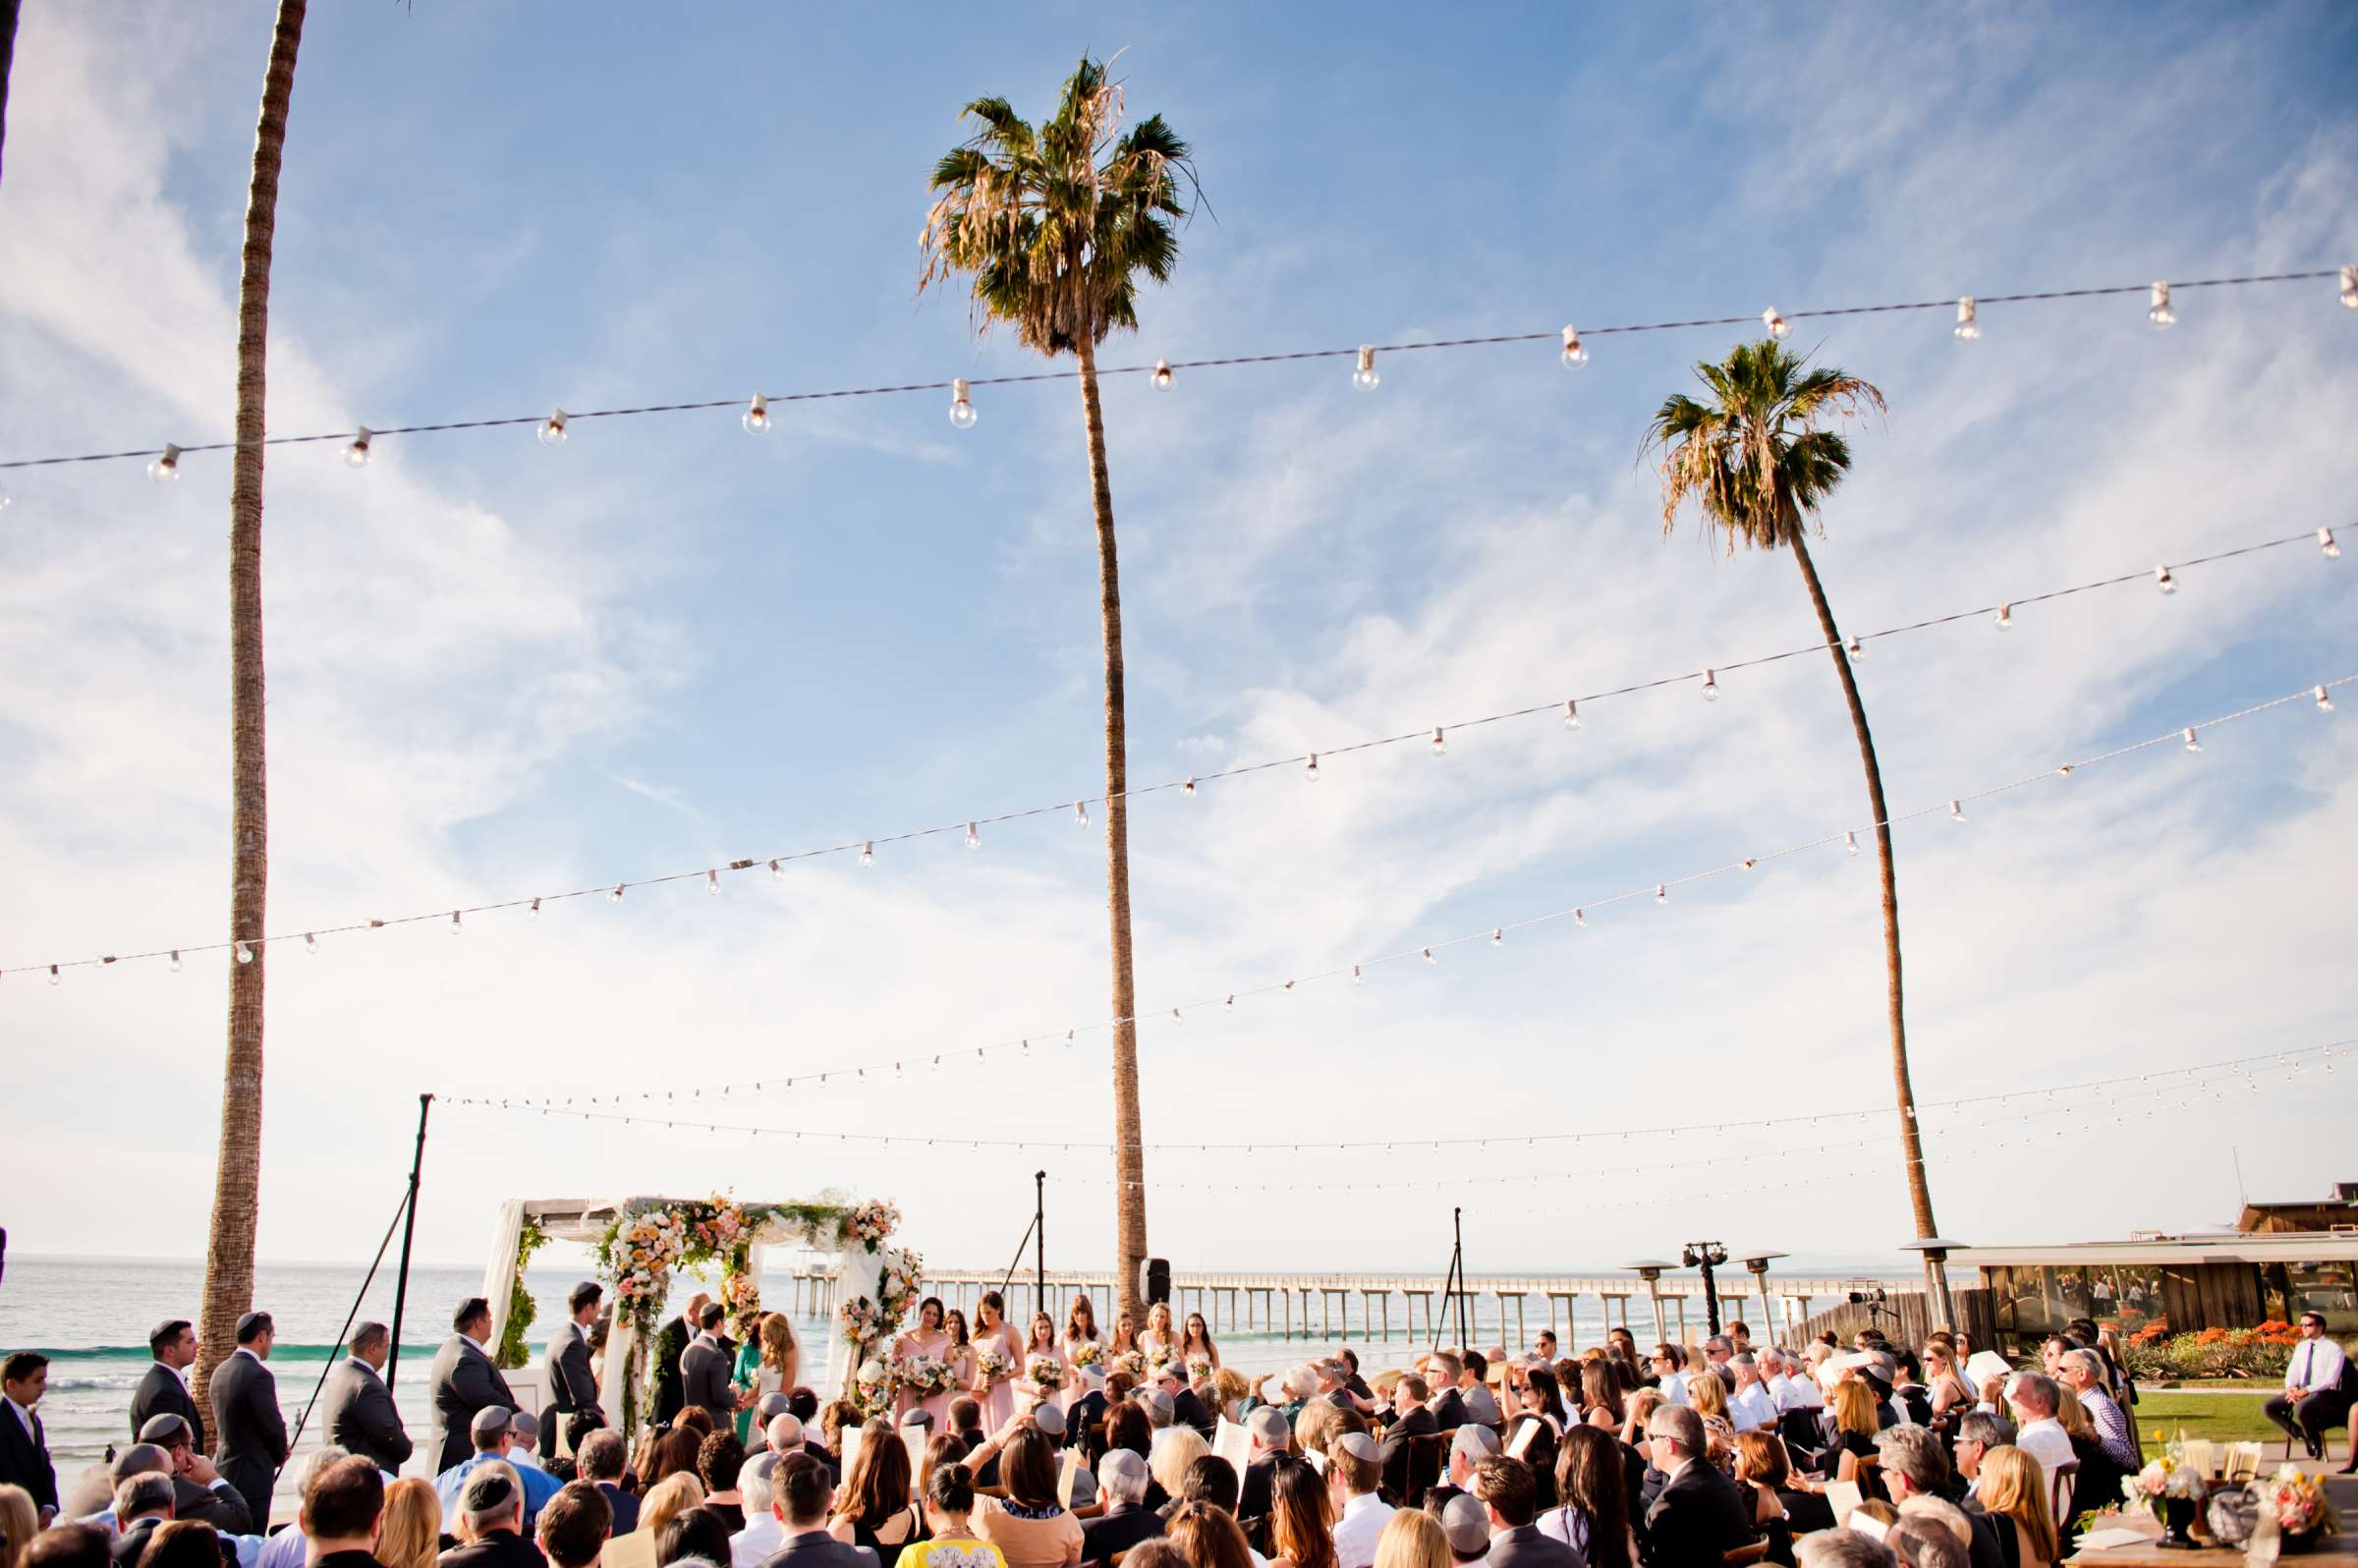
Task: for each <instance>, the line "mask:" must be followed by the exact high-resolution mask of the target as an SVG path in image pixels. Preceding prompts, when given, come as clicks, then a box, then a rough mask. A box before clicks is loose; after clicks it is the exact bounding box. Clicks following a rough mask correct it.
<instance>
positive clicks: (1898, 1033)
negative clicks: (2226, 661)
mask: <svg viewBox="0 0 2358 1568" xmlns="http://www.w3.org/2000/svg"><path fill="white" fill-rule="evenodd" d="M1793 559H1794V560H1796V561H1798V562H1800V563H1801V580H1802V582H1803V583H1805V584H1807V585H1808V586H1809V589H1810V603H1811V604H1812V605H1813V606H1814V607H1815V608H1816V609H1817V611H1818V629H1819V631H1820V632H1821V633H1823V634H1824V635H1825V647H1826V651H1827V652H1828V653H1830V654H1831V655H1832V656H1833V660H1834V673H1835V674H1836V675H1838V676H1840V677H1841V679H1842V700H1844V701H1846V702H1848V703H1849V704H1850V727H1851V729H1852V730H1853V731H1854V732H1856V733H1857V735H1858V738H1859V762H1860V764H1861V765H1862V766H1863V767H1865V768H1866V770H1867V808H1868V810H1869V811H1870V812H1873V813H1874V815H1875V861H1876V866H1877V867H1878V868H1879V869H1881V872H1882V878H1883V973H1884V976H1885V978H1886V981H1887V984H1888V987H1889V992H1890V1007H1891V1087H1892V1089H1893V1091H1894V1092H1896V1094H1897V1095H1898V1101H1899V1105H1898V1109H1899V1145H1900V1148H1901V1150H1902V1152H1903V1153H1904V1155H1905V1156H1906V1159H1907V1169H1908V1202H1909V1203H1910V1204H1912V1205H1913V1206H1914V1207H1915V1210H1916V1234H1917V1235H1918V1236H1919V1237H1932V1236H1937V1235H1939V1234H1940V1233H1939V1231H1937V1229H1935V1228H1934V1226H1933V1192H1932V1188H1931V1186H1930V1185H1929V1184H1928V1182H1927V1181H1926V1179H1925V1171H1924V1142H1923V1140H1922V1139H1921V1138H1920V1137H1919V1136H1918V1135H1917V1131H1916V1091H1915V1090H1914V1088H1912V1087H1911V1086H1910V1084H1909V1082H1908V1025H1907V1018H1906V1015H1905V1013H1904V1011H1903V1010H1902V1008H1901V1006H1900V974H1899V879H1898V877H1897V875H1896V873H1895V872H1894V871H1893V869H1892V866H1891V813H1890V812H1887V811H1885V810H1884V808H1883V772H1882V769H1881V767H1879V766H1877V765H1876V760H1875V737H1874V736H1873V735H1872V734H1870V733H1869V732H1868V729H1867V704H1866V703H1864V702H1862V701H1860V700H1859V682H1858V677H1857V676H1856V675H1855V674H1854V673H1853V672H1852V670H1851V667H1850V656H1849V655H1848V654H1846V653H1844V652H1843V651H1842V633H1841V631H1840V630H1839V629H1838V628H1836V627H1835V625H1834V612H1833V609H1832V608H1831V607H1830V606H1829V605H1828V604H1827V603H1826V602H1825V588H1824V587H1822V586H1821V585H1820V584H1819V582H1818V567H1817V564H1816V563H1815V562H1813V561H1812V560H1811V559H1810V547H1809V545H1808V544H1807V543H1805V542H1803V540H1802V538H1801V536H1800V534H1799V533H1798V532H1796V533H1795V535H1794V537H1793ZM1936 1294H1937V1293H1936ZM1935 1311H1936V1312H1937V1311H1938V1307H1937V1304H1936V1307H1935Z"/></svg>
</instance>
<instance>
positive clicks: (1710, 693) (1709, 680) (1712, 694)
mask: <svg viewBox="0 0 2358 1568" xmlns="http://www.w3.org/2000/svg"><path fill="white" fill-rule="evenodd" d="M1703 700H1705V701H1707V702H1716V701H1718V700H1719V677H1718V676H1717V675H1716V674H1715V673H1713V672H1712V670H1710V669H1709V668H1706V669H1705V670H1704V672H1703Z"/></svg>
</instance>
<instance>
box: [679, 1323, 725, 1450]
mask: <svg viewBox="0 0 2358 1568" xmlns="http://www.w3.org/2000/svg"><path fill="white" fill-rule="evenodd" d="M727 1316H728V1311H727V1309H726V1308H724V1307H722V1306H721V1305H720V1303H718V1302H716V1301H715V1302H706V1303H705V1304H704V1310H703V1312H702V1314H701V1315H700V1316H699V1318H698V1321H699V1323H700V1324H701V1325H702V1329H703V1332H702V1333H700V1334H698V1335H697V1336H696V1338H695V1340H694V1341H693V1342H692V1343H690V1345H689V1346H688V1348H687V1349H686V1350H685V1351H682V1352H681V1353H680V1389H681V1393H682V1394H683V1396H684V1397H685V1399H686V1401H687V1403H688V1404H691V1405H702V1406H703V1407H704V1409H706V1410H708V1411H710V1412H711V1413H712V1429H713V1430H714V1431H721V1430H724V1429H729V1430H733V1429H734V1428H732V1427H731V1426H730V1423H732V1422H734V1421H735V1420H736V1419H737V1391H736V1390H735V1389H734V1388H732V1387H730V1386H729V1372H730V1370H731V1364H732V1360H733V1358H732V1357H731V1356H730V1354H729V1353H728V1352H727V1351H726V1350H723V1349H722V1348H721V1339H720V1325H721V1321H722V1320H723V1319H724V1318H725V1317H727Z"/></svg>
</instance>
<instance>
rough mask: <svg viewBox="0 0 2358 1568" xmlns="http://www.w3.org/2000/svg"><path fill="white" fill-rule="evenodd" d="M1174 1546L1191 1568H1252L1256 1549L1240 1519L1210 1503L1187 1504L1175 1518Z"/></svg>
mask: <svg viewBox="0 0 2358 1568" xmlns="http://www.w3.org/2000/svg"><path fill="white" fill-rule="evenodd" d="M1169 1540H1170V1543H1171V1544H1172V1545H1174V1546H1176V1547H1178V1548H1179V1551H1180V1554H1181V1555H1182V1556H1184V1557H1185V1558H1186V1559H1187V1562H1188V1568H1252V1565H1253V1548H1252V1546H1251V1545H1250V1544H1248V1543H1247V1542H1246V1540H1245V1533H1244V1532H1243V1531H1242V1530H1240V1529H1238V1528H1237V1523H1236V1519H1235V1517H1234V1516H1233V1515H1231V1514H1230V1513H1229V1512H1228V1511H1227V1510H1226V1509H1223V1508H1215V1507H1213V1506H1212V1505H1211V1504H1209V1503H1201V1502H1191V1503H1186V1504H1183V1505H1182V1506H1181V1507H1180V1508H1179V1510H1178V1511H1177V1512H1176V1513H1174V1514H1173V1515H1172V1516H1171V1524H1170V1531H1169Z"/></svg>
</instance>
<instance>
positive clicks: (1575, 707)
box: [1564, 697, 1580, 730]
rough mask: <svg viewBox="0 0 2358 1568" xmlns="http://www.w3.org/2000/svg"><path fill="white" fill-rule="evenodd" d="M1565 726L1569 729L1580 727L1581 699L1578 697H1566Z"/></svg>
mask: <svg viewBox="0 0 2358 1568" xmlns="http://www.w3.org/2000/svg"><path fill="white" fill-rule="evenodd" d="M1564 728H1565V729H1568V730H1576V729H1579V728H1580V700H1579V699H1578V698H1573V697H1567V698H1565V699H1564Z"/></svg>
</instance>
